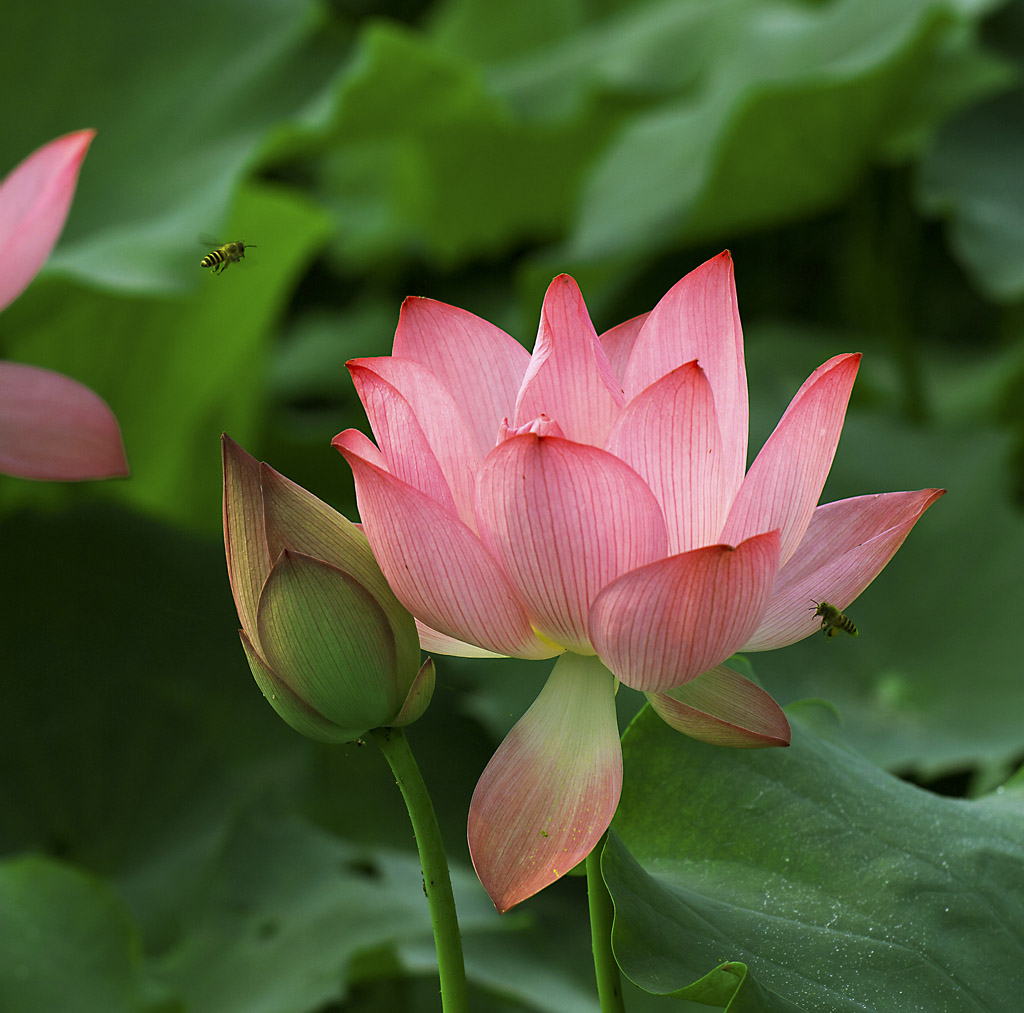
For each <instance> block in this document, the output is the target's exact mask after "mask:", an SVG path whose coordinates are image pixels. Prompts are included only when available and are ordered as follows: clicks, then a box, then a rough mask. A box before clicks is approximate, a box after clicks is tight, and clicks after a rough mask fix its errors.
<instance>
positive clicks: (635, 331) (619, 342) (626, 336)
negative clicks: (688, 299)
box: [600, 313, 651, 387]
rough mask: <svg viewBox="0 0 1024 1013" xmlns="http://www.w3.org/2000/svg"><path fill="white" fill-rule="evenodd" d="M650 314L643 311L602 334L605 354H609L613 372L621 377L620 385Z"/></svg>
mask: <svg viewBox="0 0 1024 1013" xmlns="http://www.w3.org/2000/svg"><path fill="white" fill-rule="evenodd" d="M650 315H651V314H650V313H641V314H640V316H638V317H632V318H631V319H630V320H625V321H623V322H622V323H621V324H617V325H616V326H615V327H612V328H611V329H610V330H607V331H605V332H604V333H603V334H601V335H600V341H601V346H602V348H604V354H605V355H607V356H608V364H609V365H610V366H611V367H612V372H613V373H614V374H615V375H616V376H617V377H618V378H619V386H620V387H621V386H622V378H623V377H624V376H625V375H626V366H627V365H628V363H629V357H630V356H631V355H632V354H633V345H634V344H635V343H636V339H637V336H638V335H639V334H640V329H641V328H642V327H643V325H644V324H645V323H647V318H648V317H649V316H650Z"/></svg>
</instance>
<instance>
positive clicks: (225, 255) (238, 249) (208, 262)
mask: <svg viewBox="0 0 1024 1013" xmlns="http://www.w3.org/2000/svg"><path fill="white" fill-rule="evenodd" d="M249 247H250V248H251V249H253V250H255V249H256V244H255V243H250V244H249ZM244 258H245V243H243V242H242V241H241V239H239V240H238V242H236V243H225V244H224V245H223V246H218V247H217V249H216V250H214V251H213V252H211V253H208V254H207V255H206V256H205V257H203V259H202V260H201V261H200V262H199V266H200V267H212V268H213V273H214V274H222V273H223V272H224V271H226V270H227V269H228V264H237V263H238V262H239V261H240V260H243V259H244Z"/></svg>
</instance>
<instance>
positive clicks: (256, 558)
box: [220, 433, 272, 695]
mask: <svg viewBox="0 0 1024 1013" xmlns="http://www.w3.org/2000/svg"><path fill="white" fill-rule="evenodd" d="M220 444H221V460H222V462H223V470H224V499H223V507H224V550H225V553H226V555H227V560H228V581H229V582H230V584H231V593H232V595H233V596H234V599H235V608H236V610H237V611H238V621H239V622H240V623H241V624H242V628H243V629H244V630H247V631H248V632H249V635H251V636H255V635H256V611H257V606H258V605H259V600H260V591H262V590H263V584H264V582H265V581H266V579H267V577H268V576H269V575H270V568H271V565H272V560H271V558H270V550H269V548H268V546H267V538H266V534H265V532H264V528H263V485H262V482H261V480H260V462H259V461H257V460H256V458H255V457H253V456H252V455H251V454H248V453H246V452H245V451H244V450H243V449H242V448H241V447H240V446H239V445H238V444H237V443H235V441H234V440H233V439H231V437H230V436H228V435H227V433H225V434H224V435H223V436H221V438H220ZM247 650H248V648H247ZM250 664H251V659H250ZM255 671H256V670H255V669H253V672H254V673H255ZM261 688H262V684H261ZM263 692H264V695H266V694H267V690H266V689H264V690H263Z"/></svg>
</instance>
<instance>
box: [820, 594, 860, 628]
mask: <svg viewBox="0 0 1024 1013" xmlns="http://www.w3.org/2000/svg"><path fill="white" fill-rule="evenodd" d="M811 601H812V602H814V604H815V605H817V606H818V608H817V610H816V611H815V613H814V614H815V615H816V616H821V632H822V633H824V634H825V636H826V637H834V636H835V635H836V634H837V633H838V632H839V631H840V630H842V631H843V632H844V633H847V634H849V635H850V636H851V637H856V636H857V635H858V633H859V631H858V630H857V627H856V626H854V624H853V620H852V619H851V618H850V617H849V616H845V615H843V613H842V612H840V611H839V609H837V608H836V607H835V605H829V603H828V602H827V601H823V602H816V601H814V599H813V598H812V599H811Z"/></svg>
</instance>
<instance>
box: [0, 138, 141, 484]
mask: <svg viewBox="0 0 1024 1013" xmlns="http://www.w3.org/2000/svg"><path fill="white" fill-rule="evenodd" d="M95 136H96V131H95V130H79V131H77V132H76V133H73V134H65V136H63V137H58V138H57V139H56V140H55V141H50V143H49V144H44V145H43V147H41V148H39V149H37V150H36V151H34V152H33V153H32V154H31V155H29V156H28V158H26V159H25V160H24V161H23V162H21V163H20V164H19V165H17V166H15V168H14V169H13V170H12V171H11V173H10V175H9V176H8V177H7V178H6V179H5V180H4V181H3V183H2V184H0V309H3V308H4V307H5V306H7V305H9V304H10V303H12V302H14V300H15V299H17V297H18V296H19V295H21V293H22V292H23V291H24V290H25V288H26V287H27V286H28V283H29V282H30V281H31V280H32V279H33V278H34V277H35V276H36V274H37V273H38V271H39V269H40V268H41V267H42V266H43V264H44V263H45V262H46V258H47V257H49V256H50V251H51V250H52V249H53V247H54V245H55V244H56V242H57V238H58V236H60V233H61V230H62V229H63V228H64V220H65V219H66V218H67V216H68V209H69V208H70V207H71V199H72V197H74V195H75V184H76V182H77V181H78V170H79V169H80V168H81V166H82V160H83V159H84V158H85V153H86V151H88V150H89V144H90V142H91V141H92V139H93V137H95ZM119 474H123V472H121V473H119ZM32 477H35V476H32ZM86 477H95V476H86Z"/></svg>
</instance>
